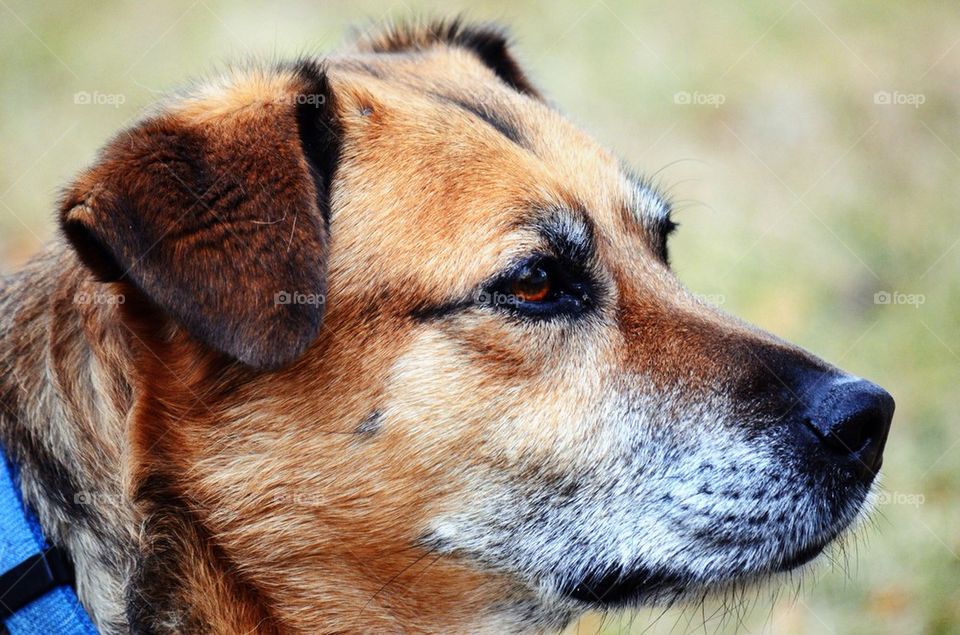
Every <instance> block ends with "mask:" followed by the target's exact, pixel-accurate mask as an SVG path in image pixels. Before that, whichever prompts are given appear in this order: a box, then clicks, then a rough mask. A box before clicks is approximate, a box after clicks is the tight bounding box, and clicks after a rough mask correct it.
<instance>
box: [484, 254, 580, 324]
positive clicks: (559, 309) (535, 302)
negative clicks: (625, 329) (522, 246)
mask: <svg viewBox="0 0 960 635" xmlns="http://www.w3.org/2000/svg"><path fill="white" fill-rule="evenodd" d="M479 303H480V304H483V305H487V306H491V307H493V308H496V309H503V310H508V311H512V312H515V313H520V314H523V315H526V316H530V317H542V318H548V317H551V316H554V315H559V314H564V313H565V314H573V313H578V312H580V311H582V310H583V309H584V308H585V307H586V306H587V305H589V304H590V303H591V296H590V292H589V289H588V284H587V282H586V281H585V280H584V279H583V276H581V275H578V274H575V273H573V271H572V270H570V269H569V268H566V267H564V266H562V265H561V263H560V262H558V261H557V260H556V259H554V258H552V257H548V256H534V257H532V258H530V259H528V260H526V261H524V262H522V263H520V264H519V265H517V266H515V267H513V268H512V269H510V270H509V271H507V272H506V273H504V274H502V275H501V276H500V277H499V278H498V279H497V280H495V281H494V282H493V283H492V284H490V285H489V286H488V287H487V288H486V289H485V290H484V291H482V292H481V293H480V295H479Z"/></svg>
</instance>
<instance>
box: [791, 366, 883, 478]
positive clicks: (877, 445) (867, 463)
mask: <svg viewBox="0 0 960 635" xmlns="http://www.w3.org/2000/svg"><path fill="white" fill-rule="evenodd" d="M811 402H812V404H811V405H812V407H811V408H810V410H809V413H808V415H807V417H806V419H805V421H804V423H805V424H806V425H807V426H808V427H810V428H811V430H812V431H813V432H814V433H815V435H816V436H817V437H818V439H819V441H820V445H821V447H822V448H823V449H824V450H825V451H826V452H827V453H828V454H829V455H831V456H833V457H834V458H835V459H836V460H838V461H846V462H849V463H850V464H851V466H852V467H853V469H854V471H855V472H856V473H857V474H858V475H859V476H860V477H861V478H864V479H871V478H873V476H874V475H876V473H877V471H878V470H879V469H880V465H881V463H882V461H883V447H884V445H885V444H886V441H887V433H888V432H889V430H890V422H891V421H892V420H893V410H894V401H893V397H891V396H890V394H889V393H888V392H887V391H885V390H884V389H883V388H881V387H880V386H878V385H876V384H874V383H872V382H869V381H866V380H864V379H854V378H850V377H843V378H831V379H830V380H827V381H824V382H823V383H822V384H821V385H819V386H817V388H816V389H815V390H814V394H813V395H811Z"/></svg>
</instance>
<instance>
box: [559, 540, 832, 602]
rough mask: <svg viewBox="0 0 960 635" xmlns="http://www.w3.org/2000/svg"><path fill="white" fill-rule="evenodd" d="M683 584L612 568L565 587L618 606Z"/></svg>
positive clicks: (811, 550)
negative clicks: (624, 572) (625, 572)
mask: <svg viewBox="0 0 960 635" xmlns="http://www.w3.org/2000/svg"><path fill="white" fill-rule="evenodd" d="M829 543H830V541H829V540H820V541H817V542H814V543H812V544H810V545H807V546H805V547H802V548H801V549H798V550H796V551H793V552H791V553H790V555H788V556H787V557H785V558H782V559H781V560H780V561H779V562H778V563H777V564H776V565H775V566H774V567H773V571H772V572H773V573H782V572H785V571H789V570H790V569H796V568H797V567H801V566H803V565H805V564H807V563H808V562H810V561H811V560H813V559H814V558H816V557H817V556H819V555H820V554H821V553H822V552H823V550H824V549H825V548H826V547H827V545H828V544H829ZM682 586H684V580H683V579H682V577H681V576H678V575H675V574H670V573H667V572H664V571H650V570H647V569H640V570H637V571H632V572H629V573H627V574H623V573H622V572H621V571H619V570H615V569H611V570H610V571H607V572H605V573H603V574H599V575H596V574H595V575H592V576H589V579H584V580H581V581H580V582H579V583H578V584H575V585H572V586H571V587H569V588H567V589H565V590H564V594H565V595H566V596H568V597H570V598H572V599H574V600H578V601H580V602H585V603H588V604H592V605H595V606H618V605H624V604H629V603H630V602H631V601H632V600H634V599H636V598H637V597H639V596H641V595H644V594H649V593H654V594H655V593H657V592H662V591H665V590H668V589H671V588H676V587H682Z"/></svg>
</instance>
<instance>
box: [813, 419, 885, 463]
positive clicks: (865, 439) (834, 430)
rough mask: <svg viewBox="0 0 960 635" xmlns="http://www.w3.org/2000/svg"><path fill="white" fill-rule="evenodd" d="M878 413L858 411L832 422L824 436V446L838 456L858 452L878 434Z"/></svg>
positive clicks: (879, 424)
mask: <svg viewBox="0 0 960 635" xmlns="http://www.w3.org/2000/svg"><path fill="white" fill-rule="evenodd" d="M880 419H881V417H880V413H879V412H878V411H876V410H875V409H873V408H871V409H867V410H860V411H857V412H854V413H851V414H850V415H849V416H846V417H845V418H843V419H840V420H838V421H836V422H834V423H833V424H832V425H831V427H830V431H829V432H828V433H827V434H826V435H825V436H824V438H823V441H824V444H825V445H826V446H827V447H828V448H829V449H830V450H832V451H833V452H837V453H838V454H853V453H854V452H859V451H860V450H862V449H863V448H864V446H865V445H867V444H868V443H869V442H870V440H871V439H876V438H877V437H878V436H879V435H878V433H879V432H880V427H881V422H880Z"/></svg>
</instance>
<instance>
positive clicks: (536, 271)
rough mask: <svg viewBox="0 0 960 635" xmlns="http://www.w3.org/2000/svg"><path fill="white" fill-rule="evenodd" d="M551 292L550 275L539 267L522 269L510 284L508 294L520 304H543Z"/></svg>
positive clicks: (529, 266) (532, 266) (533, 266)
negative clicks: (514, 297)
mask: <svg viewBox="0 0 960 635" xmlns="http://www.w3.org/2000/svg"><path fill="white" fill-rule="evenodd" d="M551 291H553V284H552V281H551V280H550V274H549V273H548V272H547V270H546V269H544V268H543V267H542V266H540V265H536V264H534V265H528V266H526V267H524V268H523V269H522V270H521V271H520V272H519V274H518V275H517V277H516V278H514V279H513V280H512V281H511V283H510V294H511V295H514V296H516V297H517V298H518V299H519V300H520V301H521V302H543V301H544V300H546V299H547V298H548V297H549V296H550V293H551Z"/></svg>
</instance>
